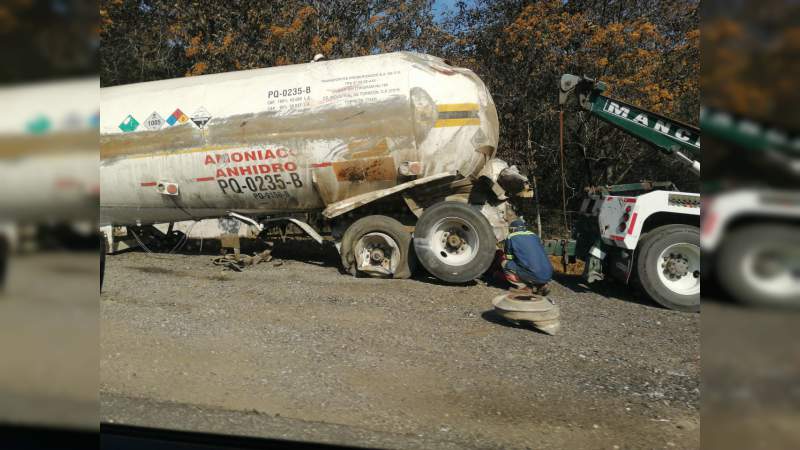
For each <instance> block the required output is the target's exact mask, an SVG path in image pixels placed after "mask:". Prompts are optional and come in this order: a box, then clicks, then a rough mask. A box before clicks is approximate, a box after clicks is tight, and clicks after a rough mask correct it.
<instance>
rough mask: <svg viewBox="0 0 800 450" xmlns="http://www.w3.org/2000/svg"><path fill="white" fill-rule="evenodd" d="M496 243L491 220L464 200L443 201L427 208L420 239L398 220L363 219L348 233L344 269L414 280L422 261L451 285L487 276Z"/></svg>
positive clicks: (344, 243) (418, 231) (418, 226)
mask: <svg viewBox="0 0 800 450" xmlns="http://www.w3.org/2000/svg"><path fill="white" fill-rule="evenodd" d="M495 243H496V240H495V237H494V233H493V231H492V227H491V225H490V224H489V222H488V220H486V218H485V217H484V216H483V214H481V213H480V211H478V210H477V209H475V208H473V207H472V206H470V205H468V204H465V203H461V202H452V201H447V202H440V203H437V204H435V205H433V206H431V207H430V208H428V209H426V210H425V211H424V212H423V214H422V216H421V217H420V218H419V220H418V221H417V224H416V227H415V230H414V236H413V239H412V235H411V232H410V231H409V230H408V229H407V227H405V226H404V225H403V224H401V223H400V222H398V221H397V220H396V219H393V218H391V217H387V216H381V215H373V216H366V217H362V218H361V219H359V220H357V221H356V222H354V223H353V224H352V225H350V227H348V229H347V231H345V233H344V236H343V237H342V242H341V244H342V245H341V252H340V253H341V258H342V265H343V266H344V267H345V269H346V270H347V271H348V272H350V273H351V274H353V275H356V274H358V273H363V274H366V275H370V276H377V277H391V278H408V277H410V276H411V274H412V273H413V272H414V269H415V266H416V262H417V260H418V261H419V262H420V263H421V264H422V266H423V267H425V269H426V270H428V272H430V273H431V275H433V276H435V277H436V278H439V279H441V280H442V281H446V282H449V283H465V282H467V281H470V280H472V279H475V278H477V277H479V276H481V275H482V274H483V273H484V272H485V271H486V270H487V269H488V268H489V266H490V265H491V263H492V260H493V258H494V252H495V247H496V245H495Z"/></svg>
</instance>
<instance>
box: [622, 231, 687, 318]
mask: <svg viewBox="0 0 800 450" xmlns="http://www.w3.org/2000/svg"><path fill="white" fill-rule="evenodd" d="M635 263H636V275H637V277H636V278H637V280H638V282H639V285H640V287H641V288H642V290H643V291H644V292H645V293H646V294H647V296H648V297H650V298H651V299H653V300H654V301H656V302H657V303H659V304H661V305H662V306H664V307H667V308H669V309H674V310H677V311H685V312H697V311H699V310H700V274H701V273H700V230H699V229H698V228H697V227H694V226H691V225H681V224H671V225H664V226H661V227H658V228H654V229H652V230H650V231H649V232H648V233H647V235H646V236H645V237H644V238H643V239H642V240H641V241H640V245H639V249H638V251H637V256H636V262H635Z"/></svg>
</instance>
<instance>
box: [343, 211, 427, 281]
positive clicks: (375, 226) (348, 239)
mask: <svg viewBox="0 0 800 450" xmlns="http://www.w3.org/2000/svg"><path fill="white" fill-rule="evenodd" d="M375 232H379V233H383V234H386V235H388V236H389V237H391V238H392V239H393V240H394V241H395V243H396V244H397V246H398V247H399V248H400V261H399V262H398V265H397V269H396V270H395V271H394V273H393V274H392V278H409V277H411V275H412V273H413V272H414V268H415V263H416V257H415V256H414V247H413V245H412V244H411V233H409V232H408V230H406V227H405V226H403V224H402V223H400V222H398V221H397V220H395V219H393V218H391V217H387V216H379V215H374V216H366V217H362V218H360V219H358V220H356V221H355V222H353V224H352V225H350V226H349V227H348V228H347V230H346V231H345V232H344V235H343V236H342V245H341V250H340V254H341V257H342V266H343V268H344V270H345V271H346V272H347V273H349V274H351V275H357V271H356V261H355V256H354V254H353V251H354V247H355V245H356V243H357V242H358V240H359V239H361V237H362V236H364V235H365V234H368V233H375Z"/></svg>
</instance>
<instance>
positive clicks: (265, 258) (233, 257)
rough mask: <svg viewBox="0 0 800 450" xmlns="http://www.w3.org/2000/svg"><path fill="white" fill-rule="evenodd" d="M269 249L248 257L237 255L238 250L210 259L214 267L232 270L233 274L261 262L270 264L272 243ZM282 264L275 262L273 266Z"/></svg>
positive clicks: (278, 261)
mask: <svg viewBox="0 0 800 450" xmlns="http://www.w3.org/2000/svg"><path fill="white" fill-rule="evenodd" d="M269 244H270V245H269V248H267V249H266V250H264V251H262V252H256V253H253V255H252V256H250V255H242V254H241V253H239V249H238V248H237V249H235V250H236V251H234V252H233V253H228V254H225V255H222V256H218V257H215V258H213V259H212V263H213V264H214V265H215V266H222V267H223V268H225V269H228V270H233V271H235V272H241V271H242V270H244V269H246V268H247V267H250V266H255V265H256V264H259V263H262V262H270V261H272V255H271V253H272V249H273V245H272V243H269ZM281 264H283V262H282V261H280V260H276V261H275V263H274V265H276V266H279V265H281Z"/></svg>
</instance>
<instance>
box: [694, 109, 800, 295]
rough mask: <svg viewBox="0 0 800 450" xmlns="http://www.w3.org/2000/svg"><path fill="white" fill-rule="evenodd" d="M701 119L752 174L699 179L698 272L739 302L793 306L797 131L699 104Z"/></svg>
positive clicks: (799, 228) (799, 279) (799, 247)
mask: <svg viewBox="0 0 800 450" xmlns="http://www.w3.org/2000/svg"><path fill="white" fill-rule="evenodd" d="M700 126H701V127H703V130H704V131H705V132H706V135H707V136H708V137H709V138H711V139H713V140H714V141H717V142H718V143H720V144H722V145H725V146H728V147H731V148H733V149H734V150H735V151H736V152H737V154H740V155H741V157H742V158H743V159H744V160H745V162H746V167H747V168H748V169H749V170H750V171H752V173H753V174H754V175H755V176H750V177H748V178H750V180H747V181H745V180H742V178H743V177H741V176H731V174H729V173H726V174H725V179H724V180H723V179H722V178H723V177H722V176H720V177H719V178H720V179H719V180H715V182H714V183H713V184H712V183H707V184H708V186H706V187H704V196H703V219H702V233H701V236H700V244H701V248H702V250H703V264H704V267H705V271H704V277H705V276H706V275H708V276H709V277H712V276H713V277H714V281H715V282H718V283H719V286H720V287H721V288H722V289H723V290H724V291H725V292H724V293H725V294H727V295H729V296H730V297H732V298H733V299H735V300H737V301H739V302H740V303H744V304H748V305H754V306H769V307H787V308H799V307H800V258H799V257H798V256H800V192H798V191H797V189H796V186H797V185H798V181H800V134H797V133H790V132H788V131H786V130H784V129H782V127H776V126H773V125H769V124H765V123H761V122H758V121H754V120H751V119H749V118H746V117H742V116H737V115H735V114H731V113H729V112H727V111H723V110H718V109H713V108H704V109H703V110H701V113H700ZM704 181H705V180H704Z"/></svg>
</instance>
